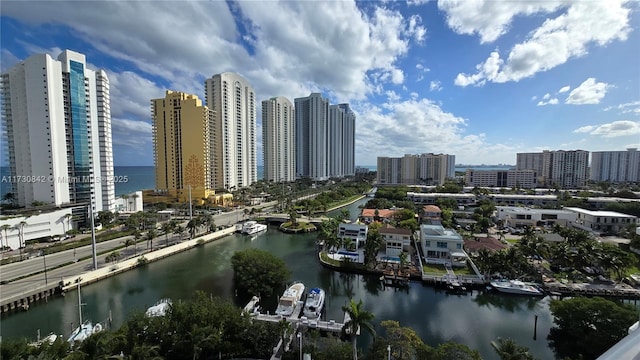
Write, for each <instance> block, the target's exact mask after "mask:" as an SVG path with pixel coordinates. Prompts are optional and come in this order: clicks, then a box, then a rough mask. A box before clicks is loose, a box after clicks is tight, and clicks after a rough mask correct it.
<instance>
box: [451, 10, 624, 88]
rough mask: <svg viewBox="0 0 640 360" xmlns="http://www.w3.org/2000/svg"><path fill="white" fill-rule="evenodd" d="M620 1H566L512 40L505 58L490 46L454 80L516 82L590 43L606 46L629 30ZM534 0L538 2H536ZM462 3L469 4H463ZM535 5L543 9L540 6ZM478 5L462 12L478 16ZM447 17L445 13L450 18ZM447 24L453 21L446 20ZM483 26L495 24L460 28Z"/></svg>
mask: <svg viewBox="0 0 640 360" xmlns="http://www.w3.org/2000/svg"><path fill="white" fill-rule="evenodd" d="M459 3H461V4H476V3H479V4H483V5H484V4H486V3H484V2H473V1H460V2H459ZM487 3H490V4H491V3H495V4H502V3H506V4H516V3H517V4H532V3H531V2H527V1H523V2H517V1H509V2H500V1H487ZM625 3H626V1H625V0H609V1H579V2H570V3H569V4H570V5H569V7H568V8H567V10H566V12H564V13H562V14H560V15H558V16H557V17H555V18H552V19H551V18H550V19H547V20H546V21H545V22H544V23H543V24H542V25H541V26H540V27H539V28H537V29H535V30H534V31H532V32H531V33H530V35H529V37H528V39H527V40H525V41H524V42H521V43H519V44H516V45H515V46H514V47H513V48H512V49H511V51H510V52H509V55H508V57H507V58H506V59H502V58H501V57H500V54H499V53H498V51H497V50H496V51H493V52H492V53H491V54H490V55H489V57H488V58H487V60H485V61H484V62H483V63H480V64H478V65H477V66H476V69H477V72H476V73H475V74H471V75H468V74H464V73H460V74H458V76H457V77H456V81H455V83H456V85H459V86H468V85H476V86H482V85H484V84H485V83H486V82H487V81H491V82H496V83H503V82H507V81H519V80H521V79H524V78H528V77H531V76H533V75H535V74H536V73H538V72H542V71H547V70H550V69H553V68H555V67H556V66H559V65H561V64H564V63H566V62H567V61H568V60H569V59H571V58H575V57H580V56H584V55H585V54H587V53H588V51H587V48H588V46H589V45H597V46H605V45H607V44H608V43H610V42H612V41H615V40H619V41H625V40H626V39H627V35H628V34H629V32H630V31H631V28H630V27H629V15H630V13H631V10H630V9H629V8H627V7H625V6H624V4H625ZM456 4H458V3H456ZM533 4H541V3H540V2H535V3H533ZM467 6H470V5H465V6H464V7H467ZM496 6H497V5H496ZM461 7H462V6H461ZM456 9H458V7H456ZM538 9H539V10H542V8H541V7H540V8H538ZM481 10H485V9H483V8H482V7H480V8H478V7H476V6H472V7H471V10H470V11H471V12H470V13H469V14H468V15H466V17H471V18H473V17H475V16H480V15H479V14H482V13H481V12H480V11H481ZM499 15H500V14H498V17H499ZM451 16H452V15H451V13H449V17H451ZM486 16H493V14H491V13H487V15H486ZM466 17H465V18H466ZM450 26H452V25H451V23H450ZM453 27H454V29H456V28H457V27H455V26H453ZM485 28H486V29H494V28H493V27H482V26H480V25H477V24H476V25H474V26H471V27H469V28H468V29H467V28H464V29H467V30H465V31H464V33H468V32H469V31H478V30H477V29H485ZM469 29H470V30H469ZM494 30H495V29H494ZM460 31H462V30H460ZM487 31H488V30H487ZM487 34H489V35H490V34H495V31H493V32H491V31H488V32H487ZM489 35H487V39H491V38H494V37H495V35H491V36H489Z"/></svg>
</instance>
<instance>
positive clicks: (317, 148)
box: [294, 93, 329, 180]
mask: <svg viewBox="0 0 640 360" xmlns="http://www.w3.org/2000/svg"><path fill="white" fill-rule="evenodd" d="M294 102H295V111H296V177H298V178H301V177H309V178H311V179H314V180H327V179H328V178H329V158H328V137H329V126H328V125H329V100H327V99H325V98H323V97H322V95H321V94H320V93H312V94H311V95H309V96H307V97H304V98H296V99H295V100H294Z"/></svg>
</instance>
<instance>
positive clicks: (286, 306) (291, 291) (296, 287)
mask: <svg viewBox="0 0 640 360" xmlns="http://www.w3.org/2000/svg"><path fill="white" fill-rule="evenodd" d="M303 294H304V284H303V283H301V282H296V283H293V285H291V286H289V288H287V290H285V291H284V294H282V296H281V297H280V301H278V307H277V308H276V315H280V316H291V314H293V311H294V310H295V309H296V307H297V306H298V301H300V299H302V295H303Z"/></svg>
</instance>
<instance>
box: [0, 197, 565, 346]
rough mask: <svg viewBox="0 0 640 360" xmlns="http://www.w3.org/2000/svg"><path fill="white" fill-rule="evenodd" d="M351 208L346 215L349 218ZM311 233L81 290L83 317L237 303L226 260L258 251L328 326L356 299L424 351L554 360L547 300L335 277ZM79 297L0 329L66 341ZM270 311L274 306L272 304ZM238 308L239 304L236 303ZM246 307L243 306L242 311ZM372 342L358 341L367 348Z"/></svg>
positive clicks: (222, 247) (238, 244) (216, 247)
mask: <svg viewBox="0 0 640 360" xmlns="http://www.w3.org/2000/svg"><path fill="white" fill-rule="evenodd" d="M357 205H359V204H354V205H353V206H351V208H350V212H351V214H352V217H355V215H356V214H357V211H358V209H357ZM315 237H316V236H315V234H305V235H297V236H295V235H287V234H283V233H280V232H278V231H277V230H275V229H271V228H270V229H269V230H268V231H267V232H266V233H263V234H260V235H258V236H257V237H248V236H241V235H233V236H229V237H227V238H225V239H222V240H219V241H216V242H215V243H212V244H208V245H206V246H204V247H200V248H196V249H192V250H189V251H187V252H184V253H181V254H178V255H174V256H172V257H170V258H167V259H164V260H161V261H159V262H155V263H151V264H149V265H148V266H146V267H144V268H140V269H135V270H132V271H129V272H126V273H123V274H120V275H117V276H115V277H112V278H108V279H105V280H102V281H100V282H98V283H95V284H92V285H88V286H85V287H83V288H82V297H83V302H84V303H86V306H84V307H83V313H84V314H85V318H88V319H92V320H93V321H104V320H105V319H107V318H108V315H109V312H110V311H111V314H112V318H113V325H114V326H119V325H121V324H122V323H123V322H124V320H125V318H126V316H127V314H128V313H130V312H131V311H134V310H140V311H144V310H145V309H146V308H147V307H148V306H151V305H153V303H155V302H156V301H157V300H158V299H160V298H164V297H170V298H172V299H174V301H175V300H176V299H185V298H189V297H191V296H192V295H193V294H194V292H195V291H196V290H201V291H205V292H207V293H212V294H214V295H216V296H221V297H224V298H230V299H236V297H235V294H234V291H233V284H232V276H233V273H232V271H231V263H230V261H231V256H232V255H233V253H234V252H236V251H239V250H242V249H246V248H251V247H253V248H259V249H264V250H268V251H270V252H272V253H273V254H275V255H276V256H278V257H281V258H282V259H283V260H284V261H285V262H286V263H287V265H288V266H289V268H290V269H291V271H292V273H293V276H292V280H300V281H303V282H304V283H305V285H306V286H307V288H309V287H316V286H318V287H322V288H324V289H325V290H326V291H327V294H328V298H327V302H326V311H325V313H326V315H325V317H326V319H335V320H336V321H342V318H343V314H342V311H341V307H342V306H343V305H344V304H345V303H346V302H347V301H348V299H349V298H354V299H356V300H358V299H362V300H363V302H364V304H365V308H366V309H367V310H369V311H371V312H373V313H374V314H375V316H376V319H375V322H374V323H375V325H378V324H379V322H380V321H381V320H385V319H395V320H398V321H400V323H401V325H402V326H409V327H412V328H414V329H415V330H416V332H417V333H418V335H420V337H421V338H422V339H423V340H424V341H425V342H426V343H428V344H430V345H432V346H435V345H438V344H440V343H442V342H446V341H456V342H461V343H464V344H466V345H468V346H470V347H471V348H474V349H477V350H479V351H480V353H481V354H482V356H483V358H485V359H497V356H496V355H495V353H494V351H493V349H492V348H491V345H490V341H491V340H494V339H495V338H497V337H504V338H507V337H510V338H513V339H514V340H516V341H517V342H518V343H520V344H522V345H525V346H528V347H529V348H530V349H531V353H532V354H533V355H534V356H536V357H537V358H539V359H552V358H553V353H552V352H551V350H550V349H549V348H548V345H547V341H546V336H547V334H548V333H549V329H550V327H551V326H552V317H551V315H550V313H549V310H548V300H547V299H546V298H545V299H532V298H520V297H508V296H499V295H494V294H487V293H482V292H474V293H473V294H472V295H466V296H456V295H447V294H446V293H445V292H443V291H440V290H438V289H434V288H433V287H429V286H424V285H422V284H421V283H412V284H411V286H410V288H409V289H408V290H407V291H397V290H395V289H393V288H386V289H385V288H384V287H383V286H382V284H381V282H380V281H379V280H378V279H377V277H365V276H361V275H348V274H340V273H336V272H332V271H329V270H327V269H325V268H323V267H322V266H320V264H319V263H318V261H317V255H316V251H315ZM77 301H78V299H77V293H76V292H75V291H72V292H69V293H68V294H67V296H66V297H57V298H54V299H53V300H50V301H49V302H48V303H47V304H44V303H41V304H38V305H35V306H32V307H31V309H30V310H29V311H28V312H23V313H16V314H13V315H11V316H5V317H3V318H2V321H1V322H0V331H1V335H2V337H3V338H5V339H7V338H15V337H22V336H27V337H30V338H35V336H36V331H37V329H40V331H41V334H48V333H49V332H52V331H53V332H56V333H64V334H68V333H69V332H70V329H71V323H74V324H75V325H77V323H78V306H77ZM269 303H271V306H272V308H270V309H268V310H271V311H273V310H274V308H275V305H274V304H275V302H274V301H270V302H269ZM239 305H240V304H239ZM242 305H244V304H242ZM535 315H538V316H539V318H538V334H537V335H538V340H537V341H534V340H533V324H534V316H535ZM370 341H371V339H370V337H369V338H368V337H367V336H362V339H361V340H360V341H359V343H360V344H361V345H363V346H366V345H367V344H368V343H370Z"/></svg>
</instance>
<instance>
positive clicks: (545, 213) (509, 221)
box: [496, 206, 577, 228]
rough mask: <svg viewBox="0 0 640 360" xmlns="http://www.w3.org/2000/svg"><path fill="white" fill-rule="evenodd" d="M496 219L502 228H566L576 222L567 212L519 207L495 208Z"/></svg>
mask: <svg viewBox="0 0 640 360" xmlns="http://www.w3.org/2000/svg"><path fill="white" fill-rule="evenodd" d="M496 217H497V218H498V220H502V222H503V224H504V226H509V227H513V228H521V227H525V226H552V225H556V224H558V225H562V226H567V225H569V224H571V223H573V222H575V221H576V219H577V215H576V213H575V212H573V211H569V210H556V209H532V208H528V207H520V206H496Z"/></svg>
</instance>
